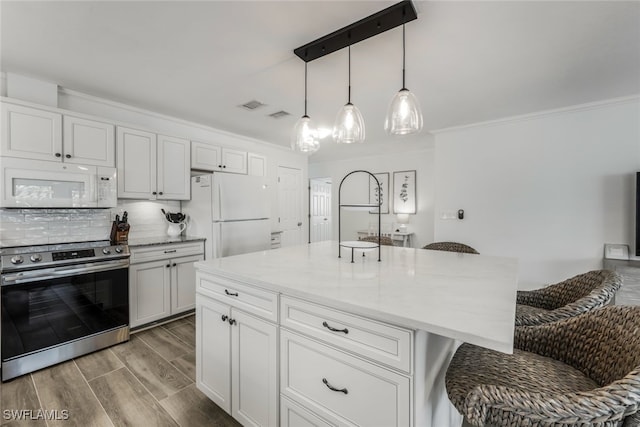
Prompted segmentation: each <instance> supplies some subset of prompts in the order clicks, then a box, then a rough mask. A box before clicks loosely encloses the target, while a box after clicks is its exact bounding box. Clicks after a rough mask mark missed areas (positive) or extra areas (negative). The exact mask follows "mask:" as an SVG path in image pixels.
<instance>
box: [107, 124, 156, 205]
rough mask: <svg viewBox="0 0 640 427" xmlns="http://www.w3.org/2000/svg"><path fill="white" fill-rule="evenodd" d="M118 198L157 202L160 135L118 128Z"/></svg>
mask: <svg viewBox="0 0 640 427" xmlns="http://www.w3.org/2000/svg"><path fill="white" fill-rule="evenodd" d="M117 134H118V136H117V150H116V151H117V156H118V161H117V165H118V198H123V199H146V200H149V199H155V198H156V194H157V191H156V172H157V167H156V149H157V147H156V135H155V134H153V133H150V132H144V131H141V130H135V129H127V128H123V127H118V132H117Z"/></svg>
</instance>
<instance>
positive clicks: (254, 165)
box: [247, 153, 267, 176]
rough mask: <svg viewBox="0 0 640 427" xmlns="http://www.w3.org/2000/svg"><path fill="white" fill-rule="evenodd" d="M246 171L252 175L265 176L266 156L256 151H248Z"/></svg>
mask: <svg viewBox="0 0 640 427" xmlns="http://www.w3.org/2000/svg"><path fill="white" fill-rule="evenodd" d="M247 171H248V174H249V175H253V176H267V158H266V157H265V156H261V155H260V154H256V153H249V155H248V157H247Z"/></svg>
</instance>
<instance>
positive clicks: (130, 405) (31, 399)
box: [0, 315, 240, 427]
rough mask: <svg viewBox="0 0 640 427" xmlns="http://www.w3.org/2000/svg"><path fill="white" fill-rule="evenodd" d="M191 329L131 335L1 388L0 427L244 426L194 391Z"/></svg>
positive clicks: (188, 322) (181, 325)
mask: <svg viewBox="0 0 640 427" xmlns="http://www.w3.org/2000/svg"><path fill="white" fill-rule="evenodd" d="M194 321H195V319H194V316H193V315H191V316H188V317H184V318H182V319H178V320H175V321H173V322H171V323H167V324H164V325H160V326H156V327H154V328H152V329H147V330H145V331H141V332H138V333H134V334H132V335H131V339H130V340H129V342H126V343H122V344H118V345H116V346H113V347H110V348H107V349H104V350H101V351H98V352H95V353H92V354H89V355H86V356H82V357H79V358H77V359H73V360H70V361H68V362H63V363H60V364H58V365H55V366H51V367H49V368H46V369H42V370H40V371H37V372H33V373H32V374H28V375H23V376H22V377H19V378H16V379H14V380H12V381H8V382H6V383H2V384H0V408H1V409H2V411H0V425H1V426H2V427H8V426H11V427H18V426H20V427H23V426H24V427H26V426H42V427H58V426H65V427H68V426H79V427H80V426H82V427H85V426H86V427H89V426H90V427H93V426H96V427H98V426H106V427H113V426H116V427H119V426H131V427H137V426H144V427H147V426H181V427H195V426H221V427H231V426H233V427H236V426H239V425H240V424H238V423H237V422H236V421H235V420H234V419H233V418H231V417H230V416H229V415H228V414H227V413H226V412H224V411H223V410H222V409H220V408H219V407H218V406H217V405H216V404H214V403H213V402H212V401H211V400H209V399H208V398H207V397H206V396H205V395H204V394H202V392H200V390H198V389H197V388H196V385H195V371H196V369H195V324H194ZM64 411H67V412H64ZM20 416H21V417H22V419H16V418H19V417H20ZM44 418H49V419H44Z"/></svg>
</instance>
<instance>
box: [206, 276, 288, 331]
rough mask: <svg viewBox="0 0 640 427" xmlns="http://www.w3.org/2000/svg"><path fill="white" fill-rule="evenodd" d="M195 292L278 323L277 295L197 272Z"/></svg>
mask: <svg viewBox="0 0 640 427" xmlns="http://www.w3.org/2000/svg"><path fill="white" fill-rule="evenodd" d="M196 283H197V291H198V292H200V293H202V294H203V295H206V296H209V297H211V298H215V299H216V300H218V301H221V302H223V303H225V304H229V305H230V306H232V307H238V308H241V309H242V310H244V311H246V312H248V313H251V314H254V315H256V316H260V317H262V318H264V319H267V320H270V321H272V322H276V323H277V322H278V294H277V293H274V292H269V291H266V290H263V289H258V288H254V287H252V286H247V285H243V284H241V283H239V282H236V281H234V280H230V279H226V278H224V277H218V276H213V275H210V274H206V273H201V272H198V273H197V274H196Z"/></svg>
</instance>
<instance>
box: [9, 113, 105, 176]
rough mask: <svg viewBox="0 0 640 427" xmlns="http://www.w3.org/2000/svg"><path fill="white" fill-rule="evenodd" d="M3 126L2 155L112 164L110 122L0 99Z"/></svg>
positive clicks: (89, 163)
mask: <svg viewBox="0 0 640 427" xmlns="http://www.w3.org/2000/svg"><path fill="white" fill-rule="evenodd" d="M2 129H3V130H2V131H3V135H2V144H1V146H0V155H2V156H7V157H19V158H22V159H30V160H49V161H54V162H65V163H73V164H82V165H92V166H106V167H114V166H115V138H114V126H113V125H112V124H109V123H104V122H100V121H97V120H91V119H88V118H82V117H79V116H74V115H66V114H64V115H63V114H61V113H59V112H57V110H52V111H48V110H46V109H38V108H32V107H27V106H23V105H14V104H9V103H6V102H3V103H2Z"/></svg>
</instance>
